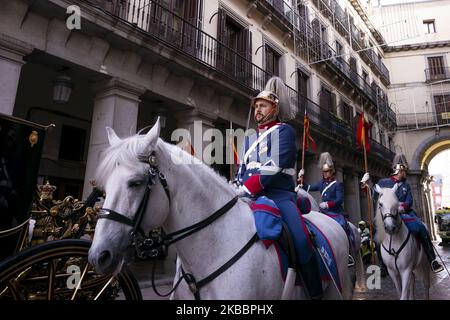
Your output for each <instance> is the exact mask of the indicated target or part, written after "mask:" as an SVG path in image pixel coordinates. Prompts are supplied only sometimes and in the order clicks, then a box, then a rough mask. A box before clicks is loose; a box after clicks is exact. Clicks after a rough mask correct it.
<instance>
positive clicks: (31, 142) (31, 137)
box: [28, 130, 39, 148]
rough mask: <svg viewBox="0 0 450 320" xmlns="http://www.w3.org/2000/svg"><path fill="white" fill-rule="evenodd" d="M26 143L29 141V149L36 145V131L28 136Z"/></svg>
mask: <svg viewBox="0 0 450 320" xmlns="http://www.w3.org/2000/svg"><path fill="white" fill-rule="evenodd" d="M28 141H30V144H31V147H32V148H33V147H34V145H35V144H36V143H38V141H39V135H38V133H37V131H34V130H33V131H31V133H30V136H29V137H28Z"/></svg>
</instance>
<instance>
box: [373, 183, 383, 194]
mask: <svg viewBox="0 0 450 320" xmlns="http://www.w3.org/2000/svg"><path fill="white" fill-rule="evenodd" d="M375 190H376V191H377V192H378V193H379V194H383V189H382V188H381V187H380V186H379V185H378V184H375Z"/></svg>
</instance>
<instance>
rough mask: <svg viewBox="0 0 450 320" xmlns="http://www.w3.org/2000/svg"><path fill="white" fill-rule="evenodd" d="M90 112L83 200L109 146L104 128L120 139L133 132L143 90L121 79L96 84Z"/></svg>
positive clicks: (89, 190) (134, 131)
mask: <svg viewBox="0 0 450 320" xmlns="http://www.w3.org/2000/svg"><path fill="white" fill-rule="evenodd" d="M94 90H95V92H96V96H95V98H94V99H95V103H94V111H93V113H92V126H91V133H90V140H89V151H88V158H87V164H86V173H85V177H84V188H83V199H85V198H86V197H87V196H88V195H89V193H90V192H91V189H92V188H91V186H90V180H93V179H94V178H95V170H96V168H97V166H98V164H99V162H100V161H101V157H102V153H103V152H104V151H105V150H106V149H107V148H108V147H109V143H108V136H107V134H106V130H105V127H111V128H113V129H114V130H115V132H116V133H117V135H118V136H119V137H120V138H124V137H129V136H131V135H133V134H135V133H136V124H137V117H138V111H139V103H140V102H141V100H140V96H141V95H143V94H144V92H145V88H144V87H141V86H138V85H135V84H131V83H129V82H127V81H125V80H122V79H117V78H114V79H110V80H106V81H102V82H99V83H96V84H95V85H94Z"/></svg>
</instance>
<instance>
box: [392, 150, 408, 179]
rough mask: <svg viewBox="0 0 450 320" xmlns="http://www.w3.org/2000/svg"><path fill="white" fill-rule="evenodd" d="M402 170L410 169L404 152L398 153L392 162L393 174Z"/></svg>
mask: <svg viewBox="0 0 450 320" xmlns="http://www.w3.org/2000/svg"><path fill="white" fill-rule="evenodd" d="M400 170H405V171H408V164H407V162H406V158H405V156H404V155H403V154H402V153H398V154H396V155H395V157H394V161H393V162H392V173H391V176H394V175H396V174H398V173H399V172H400Z"/></svg>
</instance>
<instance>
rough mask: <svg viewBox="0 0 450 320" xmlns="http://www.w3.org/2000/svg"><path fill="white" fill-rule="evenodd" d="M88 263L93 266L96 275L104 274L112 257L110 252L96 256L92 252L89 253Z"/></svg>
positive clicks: (102, 252) (105, 251) (109, 265)
mask: <svg viewBox="0 0 450 320" xmlns="http://www.w3.org/2000/svg"><path fill="white" fill-rule="evenodd" d="M88 259H89V262H90V263H91V264H92V265H93V266H94V268H95V271H97V272H98V273H101V274H103V273H106V272H107V270H109V269H110V268H111V264H112V262H113V255H112V253H111V251H110V250H103V251H101V252H100V253H99V254H98V255H97V256H95V253H94V252H91V251H90V252H89V258H88Z"/></svg>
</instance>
